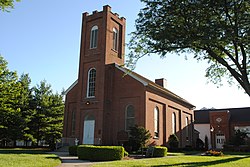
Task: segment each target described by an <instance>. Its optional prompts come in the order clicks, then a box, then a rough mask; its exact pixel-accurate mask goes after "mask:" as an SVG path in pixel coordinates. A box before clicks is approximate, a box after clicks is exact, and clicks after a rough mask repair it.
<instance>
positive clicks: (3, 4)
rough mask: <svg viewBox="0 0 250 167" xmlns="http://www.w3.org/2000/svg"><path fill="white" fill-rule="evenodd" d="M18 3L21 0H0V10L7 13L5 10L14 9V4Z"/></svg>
mask: <svg viewBox="0 0 250 167" xmlns="http://www.w3.org/2000/svg"><path fill="white" fill-rule="evenodd" d="M15 1H16V2H20V1H21V0H0V10H2V11H7V8H14V2H15Z"/></svg>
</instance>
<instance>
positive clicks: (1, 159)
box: [0, 149, 61, 167]
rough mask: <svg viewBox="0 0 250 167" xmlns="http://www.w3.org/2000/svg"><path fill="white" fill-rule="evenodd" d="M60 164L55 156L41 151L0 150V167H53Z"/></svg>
mask: <svg viewBox="0 0 250 167" xmlns="http://www.w3.org/2000/svg"><path fill="white" fill-rule="evenodd" d="M60 163H61V161H60V160H59V158H58V157H57V156H56V155H54V154H48V153H47V150H43V149H0V166H1V167H2V166H3V167H5V166H6V167H55V166H58V165H59V164H60Z"/></svg>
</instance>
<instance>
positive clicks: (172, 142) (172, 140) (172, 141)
mask: <svg viewBox="0 0 250 167" xmlns="http://www.w3.org/2000/svg"><path fill="white" fill-rule="evenodd" d="M168 144H169V147H170V149H171V150H177V149H178V146H179V139H178V137H177V136H176V135H175V134H172V135H170V136H169V138H168Z"/></svg>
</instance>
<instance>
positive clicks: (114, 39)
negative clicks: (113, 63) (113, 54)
mask: <svg viewBox="0 0 250 167" xmlns="http://www.w3.org/2000/svg"><path fill="white" fill-rule="evenodd" d="M113 49H114V50H116V51H117V50H118V30H117V29H116V28H113Z"/></svg>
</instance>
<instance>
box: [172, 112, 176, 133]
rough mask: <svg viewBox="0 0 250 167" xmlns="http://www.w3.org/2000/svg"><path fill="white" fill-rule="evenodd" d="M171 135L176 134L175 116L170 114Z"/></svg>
mask: <svg viewBox="0 0 250 167" xmlns="http://www.w3.org/2000/svg"><path fill="white" fill-rule="evenodd" d="M172 133H173V134H175V133H176V114H175V113H174V112H173V113H172Z"/></svg>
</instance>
